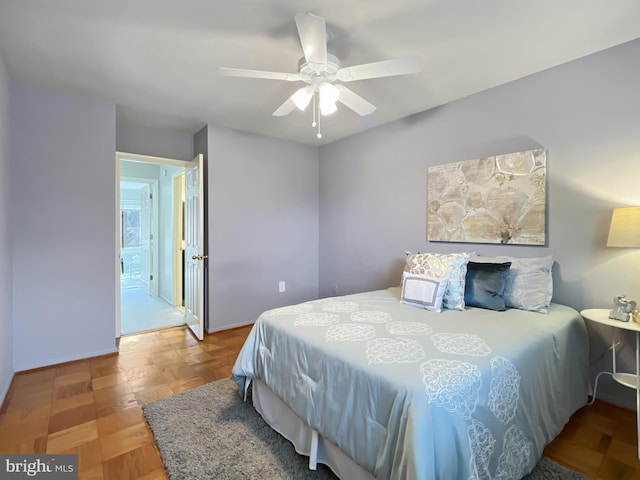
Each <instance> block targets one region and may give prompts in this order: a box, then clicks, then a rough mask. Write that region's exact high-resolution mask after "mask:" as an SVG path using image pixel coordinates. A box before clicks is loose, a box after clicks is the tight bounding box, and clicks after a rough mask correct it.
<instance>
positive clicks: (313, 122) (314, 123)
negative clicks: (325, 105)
mask: <svg viewBox="0 0 640 480" xmlns="http://www.w3.org/2000/svg"><path fill="white" fill-rule="evenodd" d="M312 101H313V119H312V121H311V126H312V127H314V128H315V126H316V125H317V124H318V123H317V122H316V93H315V92H313V100H312Z"/></svg>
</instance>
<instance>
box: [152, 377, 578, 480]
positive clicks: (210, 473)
mask: <svg viewBox="0 0 640 480" xmlns="http://www.w3.org/2000/svg"><path fill="white" fill-rule="evenodd" d="M143 412H144V416H145V418H146V419H147V422H148V423H149V426H150V427H151V430H153V435H154V437H155V440H156V444H157V445H158V448H159V449H160V455H161V456H162V461H163V462H164V466H165V468H166V470H167V474H168V475H169V477H170V478H171V479H172V480H187V479H189V480H198V479H202V480H204V479H207V480H208V479H216V480H226V479H229V480H235V479H269V480H285V479H286V480H301V479H318V480H320V479H322V480H330V479H331V480H335V479H336V476H335V475H334V474H333V473H332V472H331V470H329V468H327V467H326V466H324V465H318V470H317V471H310V470H309V468H308V465H309V464H308V457H304V456H302V455H298V454H297V453H296V452H295V450H294V448H293V445H292V444H291V443H290V442H289V441H288V440H286V439H284V437H282V436H280V435H279V434H278V433H276V432H275V431H274V430H272V429H271V428H270V427H269V426H268V425H267V424H266V423H265V421H264V420H263V419H262V417H260V415H258V413H257V412H256V411H255V410H254V408H253V405H252V404H251V402H250V401H248V402H243V401H242V398H241V397H240V395H239V393H238V389H237V387H236V384H235V383H234V382H233V381H232V380H230V379H225V380H219V381H217V382H212V383H208V384H206V385H202V386H200V387H197V388H194V389H192V390H187V391H185V392H182V393H179V394H176V395H173V396H171V397H167V398H163V399H161V400H157V401H155V402H152V403H149V404H147V405H145V406H144V407H143ZM525 478H527V479H528V480H584V479H586V478H587V477H584V476H583V475H581V474H579V473H576V472H573V471H571V470H567V469H565V468H564V467H562V466H560V465H558V464H557V463H555V462H553V461H552V460H550V459H548V458H543V459H542V460H541V461H540V462H539V463H538V465H537V466H536V468H535V469H534V470H533V472H532V473H531V474H530V475H528V476H527V477H525Z"/></svg>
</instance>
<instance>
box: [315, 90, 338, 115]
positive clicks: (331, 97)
mask: <svg viewBox="0 0 640 480" xmlns="http://www.w3.org/2000/svg"><path fill="white" fill-rule="evenodd" d="M319 95H320V113H321V114H322V115H331V114H332V113H334V112H336V111H337V110H338V107H337V106H336V102H337V101H338V98H339V97H340V91H339V90H338V89H337V88H336V86H335V85H333V84H331V83H327V82H325V83H323V84H322V85H320V89H319Z"/></svg>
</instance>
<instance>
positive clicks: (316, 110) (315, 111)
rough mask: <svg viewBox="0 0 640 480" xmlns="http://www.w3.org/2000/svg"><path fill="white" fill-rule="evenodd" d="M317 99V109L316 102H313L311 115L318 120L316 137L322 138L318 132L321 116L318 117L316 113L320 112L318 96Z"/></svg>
mask: <svg viewBox="0 0 640 480" xmlns="http://www.w3.org/2000/svg"><path fill="white" fill-rule="evenodd" d="M317 97H318V107H317V108H316V102H313V114H314V116H315V117H316V118H317V119H318V120H317V121H318V133H317V135H316V137H318V138H322V133H321V132H320V117H322V115H320V114H319V113H318V111H319V110H320V95H318V96H317ZM314 126H315V125H314Z"/></svg>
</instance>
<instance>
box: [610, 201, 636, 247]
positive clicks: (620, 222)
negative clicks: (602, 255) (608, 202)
mask: <svg viewBox="0 0 640 480" xmlns="http://www.w3.org/2000/svg"><path fill="white" fill-rule="evenodd" d="M607 247H640V207H624V208H614V209H613V215H612V216H611V226H610V227H609V238H608V240H607Z"/></svg>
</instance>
